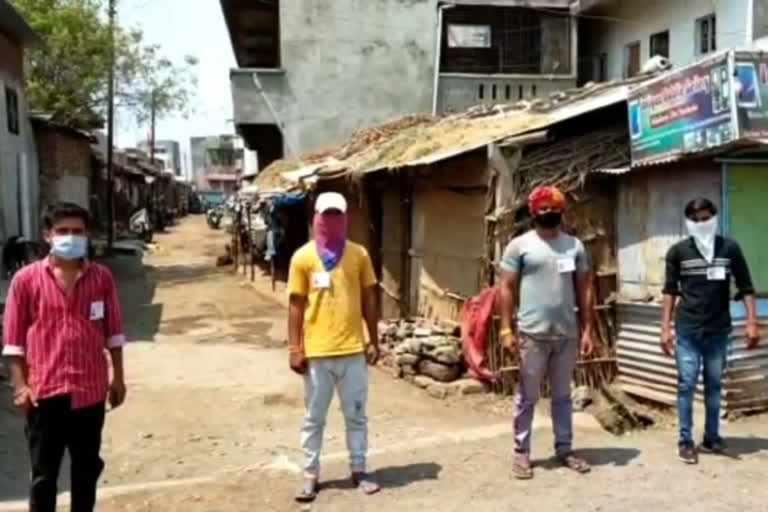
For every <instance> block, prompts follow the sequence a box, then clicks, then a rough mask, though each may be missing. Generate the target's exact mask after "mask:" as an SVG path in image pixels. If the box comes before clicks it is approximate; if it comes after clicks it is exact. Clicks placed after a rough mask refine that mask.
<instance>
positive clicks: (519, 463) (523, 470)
mask: <svg viewBox="0 0 768 512" xmlns="http://www.w3.org/2000/svg"><path fill="white" fill-rule="evenodd" d="M512 475H513V476H514V477H515V478H517V479H518V480H530V479H531V478H533V467H531V459H530V458H529V457H528V456H527V455H522V454H517V455H515V457H514V459H513V460H512Z"/></svg>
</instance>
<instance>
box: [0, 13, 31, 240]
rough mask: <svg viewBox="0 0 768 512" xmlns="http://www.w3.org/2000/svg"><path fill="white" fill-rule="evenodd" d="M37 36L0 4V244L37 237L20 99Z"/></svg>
mask: <svg viewBox="0 0 768 512" xmlns="http://www.w3.org/2000/svg"><path fill="white" fill-rule="evenodd" d="M40 42H41V41H40V38H39V36H38V35H37V34H36V33H35V32H34V31H33V30H32V28H31V27H30V26H29V25H28V24H27V22H26V21H25V20H24V18H22V17H21V15H20V14H19V13H18V11H16V10H15V9H14V8H13V7H12V6H11V4H10V3H8V1H7V0H0V243H2V241H4V240H6V239H8V237H11V236H18V235H22V236H25V237H27V238H31V239H38V238H40V230H39V229H38V223H39V217H40V212H39V211H38V200H37V198H38V188H39V187H38V167H37V153H36V151H35V138H34V135H33V132H32V125H31V123H30V122H29V119H28V117H27V104H26V100H25V97H24V48H25V47H28V46H33V45H38V44H40Z"/></svg>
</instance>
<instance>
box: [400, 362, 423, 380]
mask: <svg viewBox="0 0 768 512" xmlns="http://www.w3.org/2000/svg"><path fill="white" fill-rule="evenodd" d="M400 369H401V370H402V372H403V376H407V375H418V374H419V372H418V371H417V370H416V367H415V366H413V365H410V364H404V365H402V366H401V367H400ZM403 378H405V377H403Z"/></svg>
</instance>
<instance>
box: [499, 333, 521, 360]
mask: <svg viewBox="0 0 768 512" xmlns="http://www.w3.org/2000/svg"><path fill="white" fill-rule="evenodd" d="M501 344H502V346H503V347H504V350H506V351H507V352H509V355H511V356H513V357H514V356H516V355H517V349H518V347H519V346H520V343H519V341H518V339H517V336H515V334H514V333H510V334H507V335H505V336H502V338H501Z"/></svg>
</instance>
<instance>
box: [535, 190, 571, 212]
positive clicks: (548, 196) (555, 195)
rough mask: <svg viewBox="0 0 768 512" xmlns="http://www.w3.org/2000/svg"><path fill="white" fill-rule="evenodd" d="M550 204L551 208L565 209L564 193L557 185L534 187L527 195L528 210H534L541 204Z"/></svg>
mask: <svg viewBox="0 0 768 512" xmlns="http://www.w3.org/2000/svg"><path fill="white" fill-rule="evenodd" d="M545 203H547V204H550V205H551V206H552V207H553V208H557V209H559V210H561V211H563V210H565V204H566V203H565V195H564V194H563V193H562V192H560V190H559V189H558V188H557V187H547V186H542V187H536V188H535V189H533V192H531V194H530V195H529V196H528V210H530V212H531V214H533V213H534V212H536V211H537V210H538V209H539V208H540V207H541V205H542V204H545Z"/></svg>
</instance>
